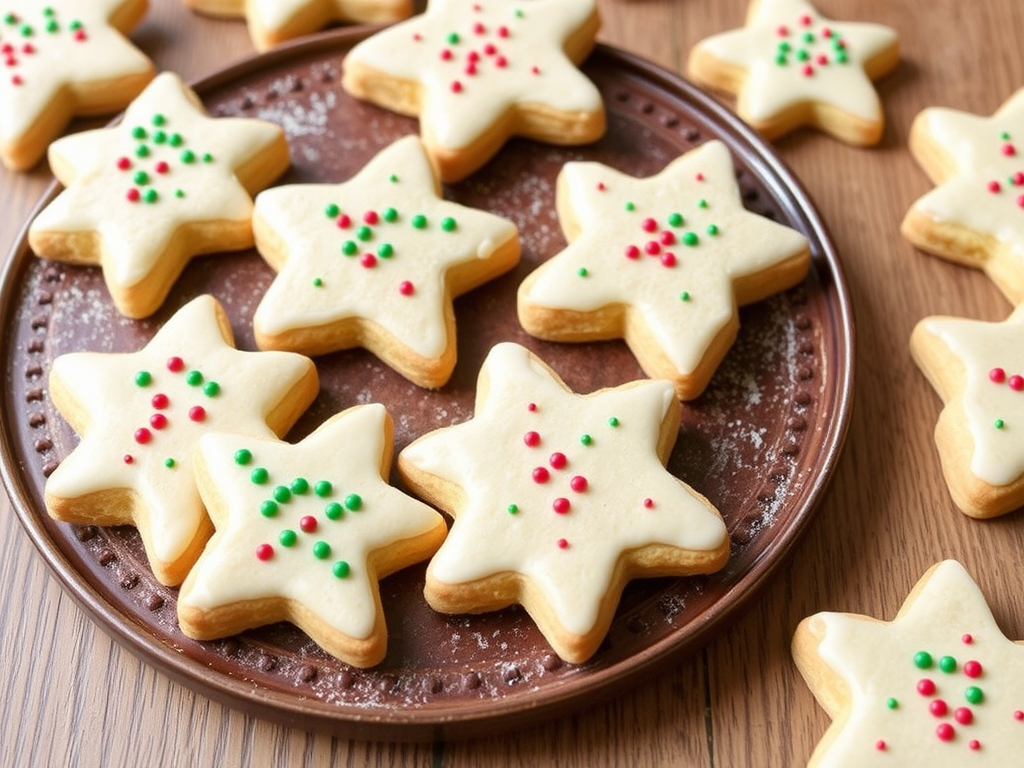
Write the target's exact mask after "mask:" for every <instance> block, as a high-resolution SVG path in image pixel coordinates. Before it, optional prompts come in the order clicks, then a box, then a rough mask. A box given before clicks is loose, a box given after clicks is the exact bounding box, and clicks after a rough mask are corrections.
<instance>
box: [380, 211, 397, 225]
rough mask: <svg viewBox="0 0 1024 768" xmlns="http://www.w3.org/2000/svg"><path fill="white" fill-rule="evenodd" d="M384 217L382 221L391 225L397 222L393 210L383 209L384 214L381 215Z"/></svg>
mask: <svg viewBox="0 0 1024 768" xmlns="http://www.w3.org/2000/svg"><path fill="white" fill-rule="evenodd" d="M381 215H382V216H383V217H384V221H386V222H388V223H391V224H393V223H394V222H396V221H398V211H396V210H395V209H394V208H385V209H384V213H382V214H381Z"/></svg>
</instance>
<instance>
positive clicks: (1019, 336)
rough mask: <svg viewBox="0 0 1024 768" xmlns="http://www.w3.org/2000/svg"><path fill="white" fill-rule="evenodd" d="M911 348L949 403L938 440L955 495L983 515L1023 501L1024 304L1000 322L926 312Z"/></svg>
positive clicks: (1006, 509) (938, 425) (972, 511)
mask: <svg viewBox="0 0 1024 768" xmlns="http://www.w3.org/2000/svg"><path fill="white" fill-rule="evenodd" d="M910 351H911V353H912V354H913V356H914V360H915V361H916V362H917V364H918V366H919V367H920V368H921V370H922V371H923V372H924V374H925V376H927V377H928V380H929V381H930V382H931V384H932V386H933V387H935V389H936V391H937V392H938V393H939V396H940V397H941V398H942V400H943V402H944V403H945V407H944V408H943V409H942V413H941V414H940V415H939V420H938V422H937V423H936V425H935V443H936V445H937V446H938V450H939V457H940V458H941V460H942V472H943V475H944V476H945V478H946V484H947V485H948V486H949V490H950V493H951V494H952V496H953V501H954V502H955V503H956V505H957V506H958V507H959V508H960V509H961V510H963V512H964V513H965V514H967V515H970V516H971V517H979V518H984V517H994V516H996V515H1002V514H1005V513H1006V512H1012V511H1013V510H1015V509H1018V508H1019V507H1021V506H1022V505H1024V305H1021V306H1019V307H1017V309H1015V310H1014V312H1013V314H1011V315H1010V316H1009V317H1008V318H1007V319H1006V320H1004V321H1002V322H999V323H989V322H984V321H981V320H965V319H960V318H955V317H928V318H925V319H924V320H922V321H921V322H920V323H918V324H917V326H916V327H915V328H914V332H913V334H912V335H911V337H910Z"/></svg>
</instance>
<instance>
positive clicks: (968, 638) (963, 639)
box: [960, 634, 974, 645]
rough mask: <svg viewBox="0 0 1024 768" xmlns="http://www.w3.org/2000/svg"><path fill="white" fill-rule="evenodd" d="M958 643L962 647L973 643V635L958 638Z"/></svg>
mask: <svg viewBox="0 0 1024 768" xmlns="http://www.w3.org/2000/svg"><path fill="white" fill-rule="evenodd" d="M960 642H961V643H963V644H964V645H970V644H971V643H973V642H974V635H971V634H965V635H964V636H963V637H961V638H960Z"/></svg>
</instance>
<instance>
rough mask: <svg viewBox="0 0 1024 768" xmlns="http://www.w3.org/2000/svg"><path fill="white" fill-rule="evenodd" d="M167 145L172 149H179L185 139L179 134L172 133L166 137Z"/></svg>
mask: <svg viewBox="0 0 1024 768" xmlns="http://www.w3.org/2000/svg"><path fill="white" fill-rule="evenodd" d="M167 143H168V144H170V145H171V146H172V147H180V146H181V145H182V144H184V143H185V139H183V138H182V137H181V134H180V133H172V134H171V135H170V136H169V137H168V139H167Z"/></svg>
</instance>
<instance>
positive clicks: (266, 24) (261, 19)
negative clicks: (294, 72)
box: [185, 0, 414, 51]
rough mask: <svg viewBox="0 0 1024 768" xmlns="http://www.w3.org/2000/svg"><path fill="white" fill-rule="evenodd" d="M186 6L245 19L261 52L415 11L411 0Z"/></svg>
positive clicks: (259, 0) (195, 2)
mask: <svg viewBox="0 0 1024 768" xmlns="http://www.w3.org/2000/svg"><path fill="white" fill-rule="evenodd" d="M185 5H187V6H188V7H189V8H192V9H193V10H195V11H198V12H200V13H204V14H207V15H210V16H224V17H228V18H240V17H245V19H246V20H247V22H248V24H249V35H250V37H252V41H253V44H254V45H255V46H256V48H257V50H260V51H265V50H267V49H269V48H272V47H274V46H275V45H278V44H280V43H283V42H285V41H286V40H291V39H292V38H295V37H300V36H302V35H308V34H310V33H312V32H316V31H317V30H319V29H323V28H324V27H326V26H327V25H328V24H331V23H333V22H342V23H345V22H356V23H383V22H390V21H398V20H399V19H405V18H408V17H409V16H411V15H412V13H413V10H414V9H413V3H412V0H185Z"/></svg>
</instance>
